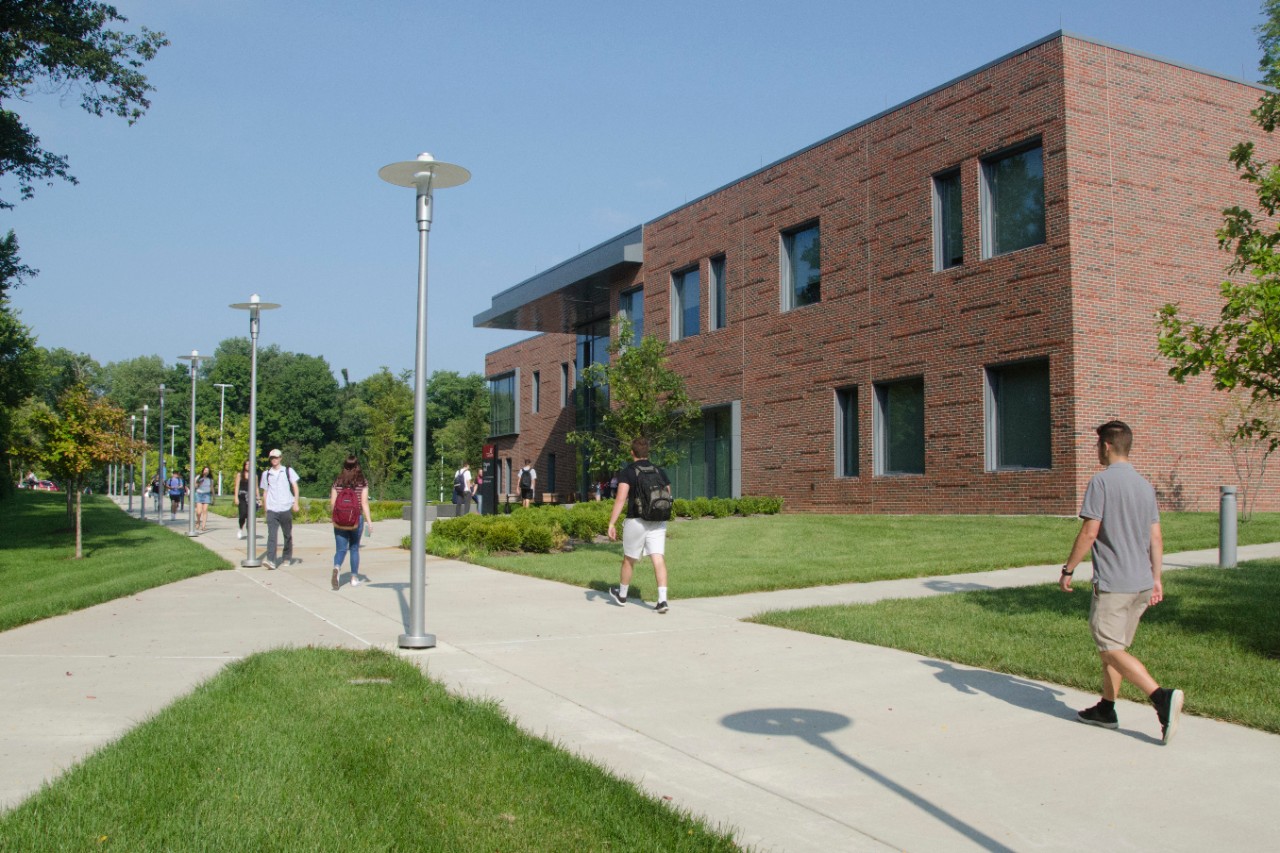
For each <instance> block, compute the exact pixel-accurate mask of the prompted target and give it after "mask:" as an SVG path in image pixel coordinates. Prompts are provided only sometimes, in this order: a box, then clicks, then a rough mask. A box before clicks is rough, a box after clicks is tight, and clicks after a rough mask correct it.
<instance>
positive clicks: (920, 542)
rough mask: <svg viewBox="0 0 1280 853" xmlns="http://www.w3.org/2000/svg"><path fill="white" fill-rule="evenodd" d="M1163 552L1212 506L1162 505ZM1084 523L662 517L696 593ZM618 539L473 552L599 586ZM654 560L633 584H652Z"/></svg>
mask: <svg viewBox="0 0 1280 853" xmlns="http://www.w3.org/2000/svg"><path fill="white" fill-rule="evenodd" d="M1161 522H1162V527H1163V528H1164V538H1165V552H1166V553H1176V552H1179V551H1190V550H1198V549H1201V548H1212V547H1216V545H1217V541H1218V538H1217V537H1218V518H1217V515H1216V514H1215V513H1207V512H1205V513H1190V512H1168V513H1163V514H1162V515H1161ZM1079 529H1080V520H1079V519H1078V518H1067V517H1058V516H973V515H967V516H960V515H933V516H926V515H918V516H900V515H816V514H807V513H806V514H800V513H791V514H786V513H784V514H782V515H759V516H751V517H746V518H743V517H732V518H719V519H712V518H706V519H699V520H696V521H684V520H681V521H675V522H672V523H671V524H670V525H669V526H668V528H667V551H666V556H667V563H668V565H669V567H670V572H671V585H670V596H671V598H672V600H675V599H681V598H701V597H704V596H720V595H736V594H740V593H748V592H769V591H773V590H781V589H803V588H806V587H814V586H825V585H828V584H841V583H866V582H869V581H880V580H896V579H899V578H914V577H934V576H938V575H950V574H961V573H969V572H981V571H988V570H992V569H1006V568H1014V567H1020V566H1035V565H1053V564H1057V565H1060V564H1061V563H1062V562H1063V560H1065V559H1066V556H1067V553H1068V552H1069V551H1070V550H1071V543H1072V542H1073V541H1074V539H1075V536H1076V533H1077V532H1078V531H1079ZM1276 541H1280V513H1257V514H1255V516H1254V519H1253V520H1252V521H1250V522H1247V523H1242V524H1241V525H1240V528H1239V544H1241V545H1252V544H1260V543H1263V542H1276ZM621 559H622V547H621V544H620V543H616V544H615V543H602V542H594V543H585V544H580V545H577V546H576V547H575V549H574V550H573V551H572V552H568V553H556V554H496V553H495V554H487V555H481V556H478V557H475V558H473V559H472V562H475V563H477V564H478V565H482V566H486V567H488V568H492V569H498V570H501V571H508V572H513V573H515V574H522V575H528V576H530V577H536V578H542V579H544V580H554V581H559V582H561V583H567V584H572V585H573V586H577V587H586V588H589V589H596V590H599V591H604V590H606V589H608V587H609V586H610V585H611V584H615V583H617V582H618V565H619V563H620V562H621ZM652 572H653V570H652V568H651V567H650V563H649V561H648V560H641V561H640V563H639V565H638V566H637V567H636V584H635V587H634V588H635V589H636V590H637V593H636V594H637V595H639V596H642V597H643V596H644V595H646V594H651V593H652V592H653V587H652V586H650V584H651V583H652V579H653V573H652Z"/></svg>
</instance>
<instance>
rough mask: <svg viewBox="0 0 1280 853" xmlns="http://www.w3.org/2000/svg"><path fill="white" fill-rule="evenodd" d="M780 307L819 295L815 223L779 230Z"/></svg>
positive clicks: (818, 243)
mask: <svg viewBox="0 0 1280 853" xmlns="http://www.w3.org/2000/svg"><path fill="white" fill-rule="evenodd" d="M781 267H782V308H783V310H784V311H790V310H791V309H792V308H799V307H801V306H803V305H812V304H813V303H815V302H819V301H821V299H822V289H821V288H822V247H821V241H820V239H819V236H818V224H817V223H816V222H815V223H814V224H812V225H806V226H804V227H803V228H797V229H795V230H794V231H784V232H783V234H782V264H781Z"/></svg>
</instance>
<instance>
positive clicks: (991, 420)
mask: <svg viewBox="0 0 1280 853" xmlns="http://www.w3.org/2000/svg"><path fill="white" fill-rule="evenodd" d="M986 372H987V401H986V403H987V405H986V410H987V411H986V420H987V470H989V471H1000V470H1010V469H1013V470H1018V469H1025V468H1049V467H1051V466H1052V457H1051V455H1050V452H1049V451H1050V445H1049V434H1050V414H1049V362H1048V361H1047V360H1045V359H1039V360H1036V361H1023V362H1019V363H1017V364H1005V365H999V366H996V367H988V368H987V371H986Z"/></svg>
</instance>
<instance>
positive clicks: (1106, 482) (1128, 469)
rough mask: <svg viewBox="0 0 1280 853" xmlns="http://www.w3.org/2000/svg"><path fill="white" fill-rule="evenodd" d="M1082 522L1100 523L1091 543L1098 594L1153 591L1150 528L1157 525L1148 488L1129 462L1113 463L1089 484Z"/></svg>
mask: <svg viewBox="0 0 1280 853" xmlns="http://www.w3.org/2000/svg"><path fill="white" fill-rule="evenodd" d="M1080 517H1081V518H1093V519H1098V520H1101V521H1102V527H1101V528H1099V530H1098V538H1097V540H1096V541H1095V542H1094V543H1093V582H1094V584H1096V585H1097V587H1098V589H1100V590H1102V591H1103V592H1144V591H1146V590H1148V589H1151V587H1152V586H1153V585H1154V580H1153V578H1152V577H1151V525H1153V524H1155V523H1156V522H1158V521H1159V520H1160V509H1159V507H1158V506H1157V505H1156V490H1155V489H1153V488H1152V487H1151V484H1150V483H1148V482H1147V481H1146V479H1145V478H1144V477H1143V476H1142V475H1141V474H1139V473H1138V472H1137V471H1135V470H1134V468H1133V466H1132V465H1130V464H1129V463H1128V462H1113V463H1112V464H1111V465H1109V466H1107V468H1106V470H1104V471H1102V472H1100V473H1098V474H1095V475H1094V476H1093V479H1092V480H1090V481H1089V487H1088V488H1087V489H1085V492H1084V503H1083V504H1081V505H1080Z"/></svg>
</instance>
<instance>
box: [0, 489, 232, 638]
mask: <svg viewBox="0 0 1280 853" xmlns="http://www.w3.org/2000/svg"><path fill="white" fill-rule="evenodd" d="M82 513H83V515H82V519H83V535H84V538H83V552H84V557H83V558H82V559H79V560H76V559H74V558H73V555H74V554H75V530H74V528H73V527H72V522H70V521H69V520H68V519H67V514H66V496H65V495H63V494H61V493H48V492H33V491H27V490H22V491H18V492H16V493H15V494H14V495H12V496H11V497H9V498H6V499H4V500H3V501H0V516H3V517H4V522H3V534H2V535H0V589H3V590H4V594H3V595H2V596H0V631H4V630H8V629H10V628H15V627H17V626H19V625H25V624H27V623H30V622H36V621H39V620H41V619H47V618H49V617H51V616H60V615H62V614H64V613H72V612H74V611H77V610H84V609H85V608H88V607H92V606H94V605H96V604H102V603H103V602H106V601H111V600H113V599H116V598H121V597H123V596H126V595H133V594H134V593H137V592H141V591H143V590H147V589H153V588H155V587H158V586H164V585H165V584H169V583H173V582H174V581H179V580H184V579H186V578H191V577H195V576H197V575H202V574H205V573H206V572H211V571H217V570H220V569H230V568H232V566H231V564H230V563H228V562H227V561H226V560H224V559H223V558H222V557H219V556H218V555H217V554H215V553H214V552H213V551H210V550H209V549H208V548H206V547H204V546H203V545H201V544H200V543H198V542H194V541H192V540H191V539H188V538H187V537H186V536H183V535H180V534H178V533H176V532H174V531H172V530H169V529H166V528H165V527H163V526H161V525H158V524H156V523H155V522H153V521H139V520H138V519H137V518H135V517H134V516H131V515H129V514H128V513H126V512H124V511H122V510H121V509H120V508H119V507H117V506H116V505H115V504H114V503H113V502H112V501H111V500H110V499H109V498H107V497H105V496H103V495H85V496H84V501H83V505H82Z"/></svg>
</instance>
